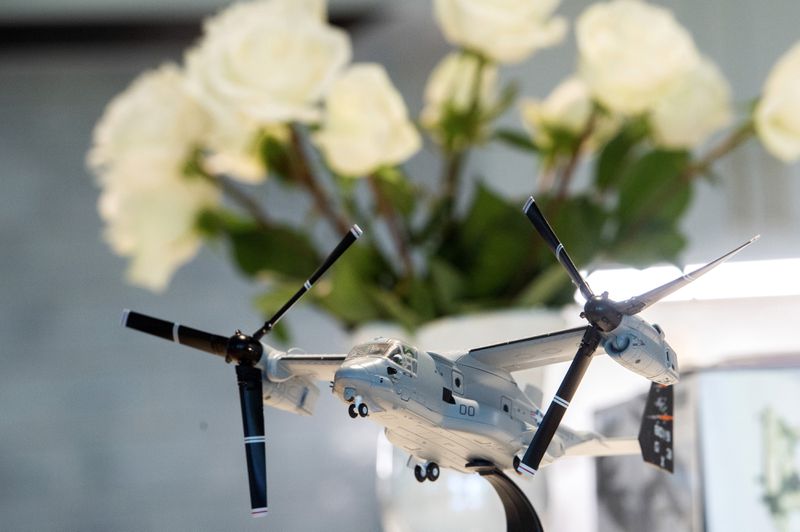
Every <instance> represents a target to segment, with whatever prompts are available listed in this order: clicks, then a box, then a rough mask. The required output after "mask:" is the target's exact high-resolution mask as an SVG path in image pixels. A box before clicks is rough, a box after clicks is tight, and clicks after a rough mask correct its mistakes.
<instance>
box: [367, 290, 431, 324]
mask: <svg viewBox="0 0 800 532" xmlns="http://www.w3.org/2000/svg"><path fill="white" fill-rule="evenodd" d="M371 296H372V299H373V301H374V302H375V304H377V305H378V306H379V307H380V308H381V310H382V311H383V313H384V315H385V316H386V317H388V318H390V319H392V320H394V321H397V322H399V323H400V324H401V325H402V326H403V327H405V328H406V329H408V330H414V328H416V327H418V326H419V325H420V324H421V323H422V319H420V316H419V315H418V314H417V313H416V312H415V311H414V310H413V309H412V308H410V307H409V306H407V305H405V304H403V302H402V301H401V300H400V299H399V298H398V297H397V295H395V294H393V293H392V292H390V291H388V290H380V289H379V290H375V291H373V292H372V293H371Z"/></svg>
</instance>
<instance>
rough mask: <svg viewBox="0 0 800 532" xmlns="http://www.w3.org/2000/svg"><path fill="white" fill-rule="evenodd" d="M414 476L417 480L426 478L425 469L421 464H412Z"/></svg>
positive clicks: (421, 480) (423, 480)
mask: <svg viewBox="0 0 800 532" xmlns="http://www.w3.org/2000/svg"><path fill="white" fill-rule="evenodd" d="M414 478H416V479H417V482H425V479H426V478H428V477H426V476H425V470H424V469H422V466H421V465H415V466H414Z"/></svg>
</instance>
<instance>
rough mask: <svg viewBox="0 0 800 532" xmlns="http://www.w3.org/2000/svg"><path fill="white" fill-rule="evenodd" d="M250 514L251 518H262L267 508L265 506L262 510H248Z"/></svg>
mask: <svg viewBox="0 0 800 532" xmlns="http://www.w3.org/2000/svg"><path fill="white" fill-rule="evenodd" d="M250 514H251V515H252V516H253V517H263V516H265V515H267V507H266V506H265V507H264V508H253V509H252V510H250Z"/></svg>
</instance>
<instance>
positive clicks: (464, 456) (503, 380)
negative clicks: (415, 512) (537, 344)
mask: <svg viewBox="0 0 800 532" xmlns="http://www.w3.org/2000/svg"><path fill="white" fill-rule="evenodd" d="M392 342H393V341H387V343H386V345H387V352H388V351H391V350H392V349H394V348H396V347H399V348H400V350H401V353H403V349H406V350H408V351H411V350H412V349H413V348H410V347H408V346H404V345H403V344H401V343H400V342H396V341H395V342H394V343H392ZM352 354H353V353H352V352H351V355H352ZM403 356H405V358H403ZM395 358H396V360H393V359H392V357H391V356H386V355H385V354H384V355H382V356H381V355H366V356H364V355H362V356H348V358H347V359H345V361H344V363H343V364H342V366H341V367H340V368H339V370H337V371H336V374H335V377H334V386H333V393H334V394H335V395H337V396H338V397H340V398H341V399H342V400H343V401H344V402H346V403H349V402H351V401H357V402H364V403H365V404H367V405H368V407H369V416H370V418H371V419H372V420H374V421H375V422H377V423H379V424H380V425H382V426H384V427H385V428H386V436H387V438H388V439H389V441H391V442H392V443H393V444H394V445H396V446H397V447H399V448H400V449H402V450H403V451H405V452H407V453H409V454H410V455H411V456H413V457H414V458H415V459H416V460H418V461H420V462H436V463H438V464H439V465H440V466H441V467H446V468H451V469H455V470H458V471H468V468H467V467H466V465H467V464H468V463H469V462H471V461H473V460H488V461H490V462H492V463H494V464H495V465H496V466H498V467H500V468H502V469H507V468H511V467H513V459H514V456H515V455H516V454H517V453H519V452H520V450H522V449H524V448H525V447H526V446H527V445H528V444H529V443H530V440H531V439H532V437H533V433H534V432H535V430H536V427H538V425H539V422H540V421H541V418H542V412H541V411H540V410H539V409H538V408H537V407H536V406H535V405H534V404H533V403H532V402H531V401H530V399H528V398H527V397H526V396H525V395H524V394H523V393H522V391H521V390H520V389H519V387H518V386H517V383H516V382H515V381H514V379H513V378H512V377H511V375H510V374H508V373H506V372H504V371H502V370H498V369H496V368H490V367H488V366H485V365H482V364H481V363H480V362H477V361H476V360H474V359H472V358H471V357H469V356H468V355H465V354H461V353H455V354H451V355H446V356H443V355H437V354H434V353H427V352H424V351H419V352H417V351H416V350H413V354H409V353H403V354H402V355H401V356H400V357H395ZM390 368H391V369H390ZM548 451H549V452H548V454H549V455H550V456H548V457H546V461H551V460H552V459H553V458H555V457H556V456H559V455H560V454H562V452H563V444H562V442H561V439H560V437H559V435H558V434H557V435H556V438H555V439H554V442H553V443H552V444H551V446H550V448H549V449H548ZM550 451H552V454H550Z"/></svg>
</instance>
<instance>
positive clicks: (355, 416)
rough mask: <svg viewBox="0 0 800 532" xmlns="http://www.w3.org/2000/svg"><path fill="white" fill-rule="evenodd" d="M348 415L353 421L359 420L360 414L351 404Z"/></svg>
mask: <svg viewBox="0 0 800 532" xmlns="http://www.w3.org/2000/svg"><path fill="white" fill-rule="evenodd" d="M347 413H348V414H350V417H351V418H353V419H355V418H357V417H358V414H357V413H356V405H354V404H353V403H350V406H348V407H347Z"/></svg>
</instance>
